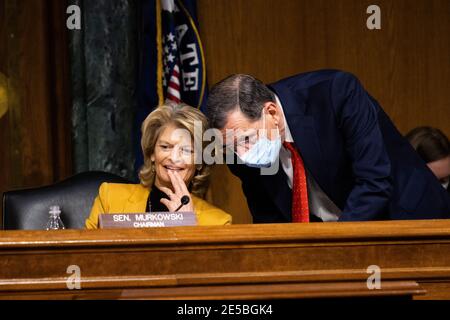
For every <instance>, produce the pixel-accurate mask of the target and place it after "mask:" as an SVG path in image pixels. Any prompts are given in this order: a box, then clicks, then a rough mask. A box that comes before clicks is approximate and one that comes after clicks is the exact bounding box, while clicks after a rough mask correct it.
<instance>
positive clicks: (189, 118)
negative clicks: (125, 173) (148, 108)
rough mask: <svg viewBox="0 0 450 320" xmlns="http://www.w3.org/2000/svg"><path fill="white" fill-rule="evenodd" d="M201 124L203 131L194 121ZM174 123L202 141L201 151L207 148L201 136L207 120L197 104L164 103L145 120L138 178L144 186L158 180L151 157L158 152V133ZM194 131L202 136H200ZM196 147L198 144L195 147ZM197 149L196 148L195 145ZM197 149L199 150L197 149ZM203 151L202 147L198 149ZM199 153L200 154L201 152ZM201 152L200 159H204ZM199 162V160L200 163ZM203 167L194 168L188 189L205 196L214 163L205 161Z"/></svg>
mask: <svg viewBox="0 0 450 320" xmlns="http://www.w3.org/2000/svg"><path fill="white" fill-rule="evenodd" d="M195 122H198V123H201V124H202V131H201V132H195V131H194V123H195ZM168 125H174V126H175V127H177V128H180V129H186V130H187V131H189V133H190V135H191V137H192V139H193V141H202V143H201V153H202V154H203V150H204V149H205V147H206V142H204V141H203V139H202V134H203V132H205V130H207V129H208V120H207V119H206V117H205V115H204V114H203V113H202V112H200V111H199V110H197V109H196V108H194V107H191V106H189V105H186V104H175V105H162V106H159V107H158V108H156V109H155V110H154V111H153V112H151V113H150V114H149V115H148V116H147V118H146V119H145V120H144V122H143V123H142V128H141V130H142V138H141V148H142V153H143V155H144V165H143V166H142V168H141V170H140V171H139V179H140V181H141V184H142V185H143V186H144V187H151V186H152V185H153V183H154V181H155V174H156V173H155V170H154V163H153V161H152V160H151V156H152V155H153V153H154V152H155V145H156V142H157V141H158V138H159V135H160V134H161V132H162V131H163V129H164V128H165V127H167V126H168ZM197 131H198V130H197ZM195 134H197V135H199V136H198V137H196V136H195ZM195 147H197V146H195ZM196 149H197V148H196ZM196 151H197V150H196ZM198 151H200V150H198ZM196 153H197V156H198V152H196ZM202 154H200V155H199V156H200V158H201V159H203V157H202ZM197 163H198V162H197ZM197 166H201V167H200V168H197V170H196V171H195V174H194V177H193V178H192V180H191V183H190V185H189V186H188V189H189V191H190V192H191V193H192V194H194V195H196V196H199V197H203V196H204V194H205V192H206V189H207V188H208V182H209V175H210V174H211V166H210V165H206V164H205V163H204V162H203V160H202V164H201V165H200V164H197Z"/></svg>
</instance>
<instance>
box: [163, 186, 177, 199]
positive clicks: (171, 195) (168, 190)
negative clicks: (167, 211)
mask: <svg viewBox="0 0 450 320" xmlns="http://www.w3.org/2000/svg"><path fill="white" fill-rule="evenodd" d="M159 190H161V191H162V192H164V193H165V194H166V195H167V196H168V197H169V198H170V200H172V201H176V200H177V199H179V197H178V196H177V195H176V194H174V193H173V191H172V190H170V189H169V188H166V187H159Z"/></svg>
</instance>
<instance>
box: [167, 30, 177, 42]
mask: <svg viewBox="0 0 450 320" xmlns="http://www.w3.org/2000/svg"><path fill="white" fill-rule="evenodd" d="M174 40H175V36H174V35H173V33H172V32H171V33H169V34H168V35H167V41H169V42H172V41H174Z"/></svg>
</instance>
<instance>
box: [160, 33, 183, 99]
mask: <svg viewBox="0 0 450 320" xmlns="http://www.w3.org/2000/svg"><path fill="white" fill-rule="evenodd" d="M176 39H177V37H176V35H175V34H173V33H172V32H169V33H168V34H165V35H164V36H163V39H162V45H163V69H164V73H163V86H164V92H166V100H168V101H172V102H175V103H180V102H181V89H180V83H181V82H180V67H179V63H178V61H179V59H178V56H179V55H178V44H177V41H176ZM167 79H169V81H167Z"/></svg>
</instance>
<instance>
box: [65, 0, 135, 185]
mask: <svg viewBox="0 0 450 320" xmlns="http://www.w3.org/2000/svg"><path fill="white" fill-rule="evenodd" d="M80 4H81V5H82V6H83V10H82V11H83V16H84V19H83V30H82V31H81V32H82V35H78V34H77V35H71V37H72V40H71V43H72V45H71V51H72V53H71V56H72V57H75V60H74V65H73V67H72V74H73V78H72V82H73V84H74V87H75V89H76V94H75V92H74V96H75V100H74V139H75V156H76V157H75V162H76V165H75V167H76V169H77V170H80V171H81V170H103V171H109V172H113V173H116V174H119V175H121V176H124V177H127V178H129V179H133V178H135V174H134V148H133V144H132V141H133V137H132V132H133V125H134V115H135V109H136V107H135V105H136V102H135V90H136V71H137V70H136V65H137V58H138V57H137V51H136V40H137V24H136V15H137V12H136V11H137V10H136V6H137V4H136V1H133V0H114V1H111V0H99V1H83V2H81V3H80ZM74 33H75V32H72V34H74ZM79 94H83V100H81V98H80V96H79ZM86 155H87V156H86Z"/></svg>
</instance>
